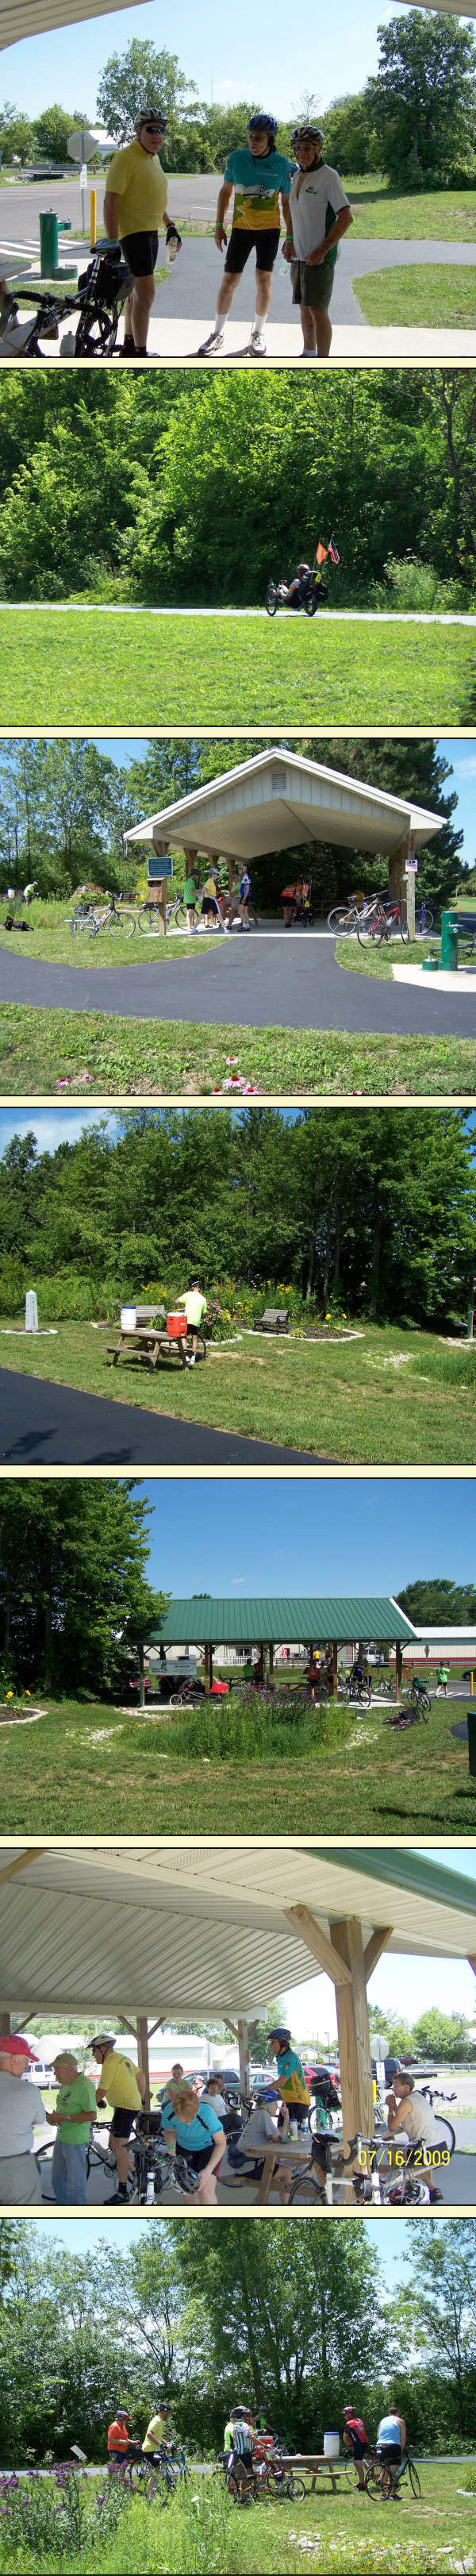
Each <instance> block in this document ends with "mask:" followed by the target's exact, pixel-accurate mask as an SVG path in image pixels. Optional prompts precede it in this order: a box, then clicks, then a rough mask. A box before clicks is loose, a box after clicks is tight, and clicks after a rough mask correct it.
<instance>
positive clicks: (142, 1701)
mask: <svg viewBox="0 0 476 2576" xmlns="http://www.w3.org/2000/svg"><path fill="white" fill-rule="evenodd" d="M144 1705H145V1670H144V1639H143V1637H141V1639H140V1644H139V1708H144Z"/></svg>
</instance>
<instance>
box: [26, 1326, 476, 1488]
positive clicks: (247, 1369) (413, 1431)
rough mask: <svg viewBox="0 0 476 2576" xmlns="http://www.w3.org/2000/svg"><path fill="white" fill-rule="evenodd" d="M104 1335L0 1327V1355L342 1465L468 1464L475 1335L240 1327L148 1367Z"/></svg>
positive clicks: (72, 1382) (36, 1372) (91, 1389)
mask: <svg viewBox="0 0 476 2576" xmlns="http://www.w3.org/2000/svg"><path fill="white" fill-rule="evenodd" d="M16 1320H18V1319H16ZM41 1320H42V1322H43V1323H45V1322H48V1316H47V1315H45V1314H42V1318H41ZM113 1337H114V1336H113V1333H111V1327H108V1328H106V1327H104V1328H102V1327H101V1328H100V1329H98V1328H96V1327H95V1326H91V1325H90V1324H83V1323H74V1324H70V1323H59V1324H58V1327H57V1334H56V1338H55V1340H54V1341H50V1340H46V1341H42V1340H41V1339H40V1340H38V1341H36V1338H35V1339H33V1336H31V1335H27V1336H26V1337H25V1338H23V1337H22V1335H21V1333H19V1334H18V1337H15V1339H11V1340H10V1338H9V1336H8V1333H7V1332H5V1330H2V1331H0V1366H1V1367H2V1368H11V1369H17V1370H21V1371H22V1373H23V1375H24V1376H25V1377H36V1378H42V1379H44V1380H45V1382H47V1381H48V1380H49V1379H51V1380H52V1381H53V1383H54V1384H55V1385H56V1386H58V1385H59V1386H73V1387H78V1388H80V1389H81V1388H83V1389H85V1390H86V1391H87V1392H88V1393H89V1394H94V1395H106V1396H109V1397H112V1398H113V1400H114V1401H115V1402H120V1403H124V1402H127V1403H133V1404H134V1405H140V1406H144V1408H145V1409H146V1410H147V1412H148V1413H156V1414H160V1413H162V1412H163V1413H168V1414H174V1415H176V1416H178V1417H179V1418H180V1419H181V1420H182V1421H189V1422H190V1421H193V1422H203V1423H210V1424H213V1425H214V1427H215V1428H216V1429H218V1430H222V1431H225V1430H227V1431H230V1430H233V1431H240V1432H244V1433H246V1434H247V1435H248V1437H250V1438H252V1439H264V1440H271V1441H276V1443H279V1444H280V1445H281V1446H284V1447H286V1446H289V1447H292V1448H298V1449H304V1450H309V1451H312V1450H315V1451H317V1453H318V1455H320V1456H322V1457H324V1458H330V1459H336V1460H337V1462H338V1463H339V1464H341V1465H346V1464H349V1465H356V1464H359V1465H360V1464H368V1465H370V1466H405V1467H410V1466H423V1467H428V1466H472V1464H473V1460H474V1444H475V1392H476V1346H475V1354H474V1355H473V1353H472V1351H468V1350H467V1349H466V1350H463V1349H462V1350H461V1351H459V1350H457V1349H456V1350H453V1349H450V1348H448V1347H447V1346H446V1345H445V1344H444V1343H443V1342H442V1341H440V1339H439V1337H438V1336H436V1335H431V1334H430V1333H419V1332H416V1331H405V1329H402V1330H401V1331H397V1330H396V1328H395V1327H390V1326H387V1327H383V1326H382V1328H381V1329H380V1328H378V1327H377V1326H372V1325H366V1326H365V1330H364V1331H363V1333H362V1338H361V1339H360V1338H359V1340H357V1341H355V1342H344V1343H343V1344H339V1343H331V1342H311V1343H309V1342H304V1341H299V1340H297V1339H296V1340H292V1339H290V1340H289V1341H284V1340H283V1341H271V1340H270V1341H266V1340H265V1339H262V1338H261V1337H259V1338H258V1337H257V1336H253V1335H252V1334H250V1335H249V1337H248V1336H244V1337H243V1340H242V1341H241V1342H240V1343H239V1344H238V1345H237V1346H231V1345H230V1347H228V1346H227V1345H226V1344H222V1345H221V1347H219V1348H217V1349H214V1347H213V1345H212V1346H211V1348H210V1349H209V1354H208V1358H207V1361H206V1364H205V1365H204V1364H203V1363H202V1364H201V1366H200V1367H198V1368H195V1369H194V1370H193V1371H192V1370H190V1369H187V1371H185V1370H184V1369H182V1368H181V1366H180V1365H179V1363H178V1362H176V1361H175V1360H172V1361H170V1360H168V1359H167V1360H166V1359H164V1361H163V1364H162V1365H161V1363H160V1362H159V1365H158V1367H157V1369H156V1371H155V1373H154V1375H153V1376H151V1375H150V1374H149V1372H148V1371H147V1372H145V1371H144V1370H142V1369H140V1368H139V1367H136V1366H135V1364H134V1361H132V1360H131V1361H129V1363H127V1362H126V1363H125V1364H124V1363H122V1362H121V1363H120V1365H119V1366H118V1367H117V1368H113V1365H112V1361H109V1360H108V1359H107V1355H106V1344H107V1341H108V1340H109V1341H110V1340H111V1339H112V1338H113Z"/></svg>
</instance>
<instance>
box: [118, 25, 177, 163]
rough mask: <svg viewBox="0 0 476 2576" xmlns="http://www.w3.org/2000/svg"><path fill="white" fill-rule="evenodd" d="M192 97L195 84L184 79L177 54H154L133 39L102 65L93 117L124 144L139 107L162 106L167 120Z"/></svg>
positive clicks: (138, 112)
mask: <svg viewBox="0 0 476 2576" xmlns="http://www.w3.org/2000/svg"><path fill="white" fill-rule="evenodd" d="M192 96H195V97H196V87H195V82H194V81H189V80H186V78H185V74H184V72H182V71H181V70H180V64H179V59H178V54H169V53H167V52H166V51H165V50H162V51H161V52H160V53H157V50H156V47H155V45H151V44H149V43H148V42H147V41H146V39H145V38H144V39H142V38H140V37H138V36H134V37H133V39H132V44H130V45H127V47H126V51H125V53H124V54H110V55H109V59H108V61H107V63H105V65H104V71H103V72H102V73H101V79H100V82H99V87H98V94H97V114H98V117H100V119H101V122H102V124H103V125H105V126H106V130H107V133H108V134H112V135H114V139H115V141H116V142H117V143H124V142H125V141H126V139H127V137H128V136H129V135H131V134H132V132H133V128H134V125H135V122H136V117H137V116H138V114H140V110H141V108H142V107H148V106H150V107H163V108H164V109H165V112H166V115H167V119H169V118H170V117H172V116H174V114H175V112H176V110H177V107H178V106H179V105H180V106H181V105H182V104H183V102H184V100H185V98H190V97H192Z"/></svg>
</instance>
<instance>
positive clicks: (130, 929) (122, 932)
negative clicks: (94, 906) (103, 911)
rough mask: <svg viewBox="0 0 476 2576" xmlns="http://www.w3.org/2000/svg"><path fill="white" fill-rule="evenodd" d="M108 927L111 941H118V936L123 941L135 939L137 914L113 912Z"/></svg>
mask: <svg viewBox="0 0 476 2576" xmlns="http://www.w3.org/2000/svg"><path fill="white" fill-rule="evenodd" d="M107 926H108V931H109V938H110V939H116V938H117V936H118V935H119V936H120V937H121V938H122V939H133V937H134V931H135V926H136V917H135V912H111V913H110V915H109V921H108V925H107Z"/></svg>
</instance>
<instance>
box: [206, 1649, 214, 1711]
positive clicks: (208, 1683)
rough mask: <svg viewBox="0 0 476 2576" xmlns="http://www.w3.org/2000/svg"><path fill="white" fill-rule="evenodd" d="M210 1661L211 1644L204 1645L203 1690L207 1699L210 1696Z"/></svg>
mask: <svg viewBox="0 0 476 2576" xmlns="http://www.w3.org/2000/svg"><path fill="white" fill-rule="evenodd" d="M211 1662H212V1650H211V1646H205V1691H206V1697H207V1699H209V1697H210V1691H211Z"/></svg>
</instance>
